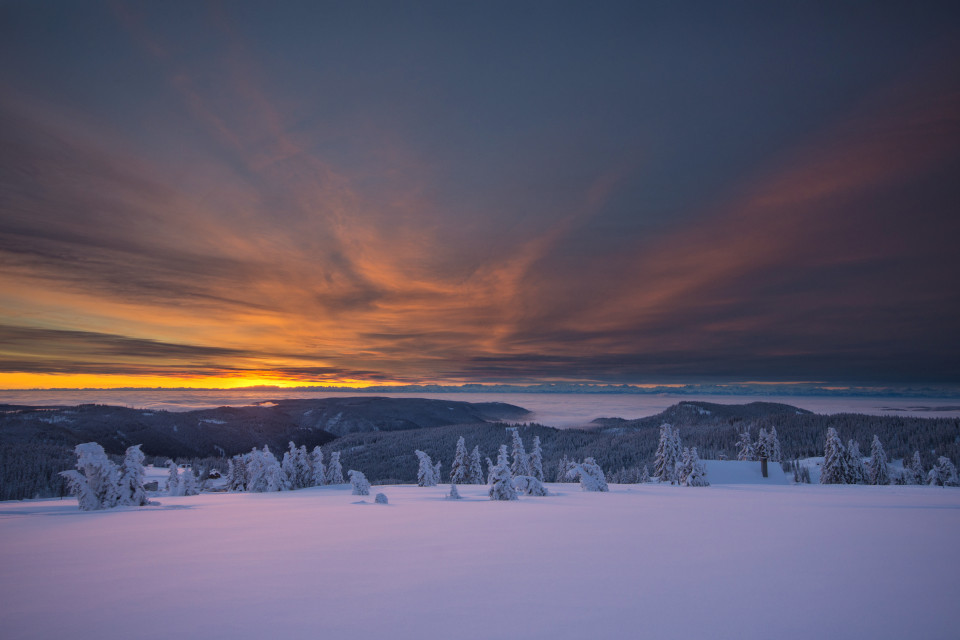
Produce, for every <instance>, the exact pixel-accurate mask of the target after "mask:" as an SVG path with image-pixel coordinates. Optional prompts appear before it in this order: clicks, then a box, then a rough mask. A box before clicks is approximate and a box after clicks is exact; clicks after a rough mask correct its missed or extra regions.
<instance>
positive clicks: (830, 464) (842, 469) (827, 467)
mask: <svg viewBox="0 0 960 640" xmlns="http://www.w3.org/2000/svg"><path fill="white" fill-rule="evenodd" d="M848 477H850V470H849V469H848V468H847V452H846V450H845V449H844V448H843V443H842V442H840V436H838V435H837V430H836V429H834V428H833V427H830V428H828V429H827V438H826V442H825V444H824V447H823V466H822V467H821V468H820V484H846V482H847V478H848Z"/></svg>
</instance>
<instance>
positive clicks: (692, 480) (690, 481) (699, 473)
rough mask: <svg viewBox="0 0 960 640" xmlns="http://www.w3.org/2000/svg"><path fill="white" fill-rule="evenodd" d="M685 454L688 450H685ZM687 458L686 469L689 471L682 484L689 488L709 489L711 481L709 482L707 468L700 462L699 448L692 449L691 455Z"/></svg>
mask: <svg viewBox="0 0 960 640" xmlns="http://www.w3.org/2000/svg"><path fill="white" fill-rule="evenodd" d="M684 453H685V454H686V449H684ZM686 458H687V461H686V463H685V468H686V469H687V473H686V475H685V476H684V478H683V482H682V484H684V485H685V486H688V487H709V486H710V481H709V480H707V466H706V465H705V464H703V461H702V460H700V455H699V454H698V453H697V448H696V447H693V448H692V449H690V453H689V454H686Z"/></svg>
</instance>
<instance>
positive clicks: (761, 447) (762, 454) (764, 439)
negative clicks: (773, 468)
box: [753, 427, 770, 460]
mask: <svg viewBox="0 0 960 640" xmlns="http://www.w3.org/2000/svg"><path fill="white" fill-rule="evenodd" d="M753 455H754V459H755V460H763V459H764V458H766V459H767V460H769V459H770V436H769V435H768V434H767V430H766V429H764V428H763V427H760V433H758V434H757V442H756V444H754V445H753Z"/></svg>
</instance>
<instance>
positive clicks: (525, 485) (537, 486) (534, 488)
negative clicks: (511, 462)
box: [513, 476, 550, 496]
mask: <svg viewBox="0 0 960 640" xmlns="http://www.w3.org/2000/svg"><path fill="white" fill-rule="evenodd" d="M513 488H514V489H516V490H517V491H518V492H520V493H522V494H524V495H526V496H546V495H550V493H549V492H548V491H547V488H546V487H545V486H543V483H542V482H540V481H539V480H538V479H537V477H536V476H514V477H513Z"/></svg>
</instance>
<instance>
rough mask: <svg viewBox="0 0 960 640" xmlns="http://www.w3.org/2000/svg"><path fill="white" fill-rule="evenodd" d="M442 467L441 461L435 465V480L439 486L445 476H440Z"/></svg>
mask: <svg viewBox="0 0 960 640" xmlns="http://www.w3.org/2000/svg"><path fill="white" fill-rule="evenodd" d="M440 466H441V462H440V461H439V460H437V461H436V462H434V463H433V478H434V480H436V481H437V484H439V483H440V480H441V479H442V478H443V476H442V475H441V474H440Z"/></svg>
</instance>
